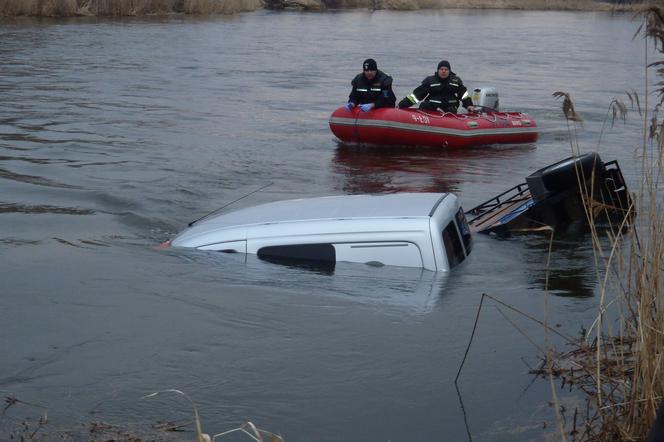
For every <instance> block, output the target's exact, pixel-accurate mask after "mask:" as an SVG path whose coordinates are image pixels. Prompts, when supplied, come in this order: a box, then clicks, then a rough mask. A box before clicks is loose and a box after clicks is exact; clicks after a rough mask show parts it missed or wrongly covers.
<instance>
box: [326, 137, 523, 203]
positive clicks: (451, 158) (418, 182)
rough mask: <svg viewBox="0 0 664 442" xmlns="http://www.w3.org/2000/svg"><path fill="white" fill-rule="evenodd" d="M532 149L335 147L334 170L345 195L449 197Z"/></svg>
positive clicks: (514, 147) (517, 146) (517, 147)
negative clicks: (471, 180) (470, 180)
mask: <svg viewBox="0 0 664 442" xmlns="http://www.w3.org/2000/svg"><path fill="white" fill-rule="evenodd" d="M534 148H535V146H534V145H533V144H524V145H503V146H482V147H477V148H470V149H440V148H427V147H406V146H389V147H388V146H357V145H350V144H345V143H339V145H338V147H337V149H336V150H335V153H334V156H333V157H332V162H333V164H332V166H333V170H334V171H335V172H337V173H339V174H341V175H342V176H343V178H344V181H343V183H342V184H341V189H340V190H342V191H344V192H345V193H382V192H451V193H458V192H459V189H460V185H461V183H463V182H464V181H465V180H466V179H468V178H470V177H472V176H478V175H479V176H483V175H484V176H486V175H493V174H495V173H496V170H498V169H497V168H496V167H497V166H496V164H495V162H498V163H502V162H504V160H505V159H506V158H509V157H514V156H519V155H522V154H523V153H524V152H526V151H529V150H533V149H534Z"/></svg>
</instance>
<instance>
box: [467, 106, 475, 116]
mask: <svg viewBox="0 0 664 442" xmlns="http://www.w3.org/2000/svg"><path fill="white" fill-rule="evenodd" d="M466 109H468V112H470V113H473V114H474V113H475V112H477V108H476V107H475V106H468V107H467V108H466Z"/></svg>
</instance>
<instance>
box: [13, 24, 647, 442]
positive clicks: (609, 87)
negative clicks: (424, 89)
mask: <svg viewBox="0 0 664 442" xmlns="http://www.w3.org/2000/svg"><path fill="white" fill-rule="evenodd" d="M637 27H638V23H636V22H634V21H632V20H631V17H630V16H625V15H618V16H612V15H609V14H599V13H564V12H561V13H558V12H522V11H507V12H505V11H485V12H471V11H451V12H450V11H441V12H386V11H379V12H374V13H370V12H364V11H352V12H338V13H325V14H304V13H294V12H293V13H281V14H280V13H270V12H257V13H251V14H242V15H239V16H235V17H231V18H226V17H212V18H190V17H186V18H169V19H152V20H144V19H132V20H114V21H111V20H103V21H101V20H100V21H95V20H90V19H85V20H83V19H80V20H67V21H53V20H41V21H32V20H16V21H5V22H0V229H1V230H0V232H1V233H0V258H1V260H2V261H1V262H2V265H1V267H0V280H1V281H2V285H1V287H2V290H1V295H0V321H2V324H3V327H2V332H1V333H0V354H2V355H3V356H2V359H1V363H0V390H1V391H2V392H3V395H4V394H9V393H14V394H16V395H17V397H19V398H20V399H23V400H25V401H29V402H33V403H38V404H42V405H44V406H46V407H47V408H48V412H49V416H50V421H51V423H50V424H49V425H53V426H60V427H67V426H71V425H73V424H74V423H80V422H87V421H89V420H91V419H96V420H104V421H107V422H114V423H115V422H118V423H138V424H146V425H149V424H150V423H153V422H155V421H156V420H169V419H170V420H176V419H177V420H180V421H183V420H188V419H189V417H190V410H189V406H188V404H187V403H186V401H184V400H182V398H179V397H175V396H159V397H157V398H154V399H140V398H141V396H143V395H145V394H147V393H150V392H153V391H157V390H162V389H167V388H178V389H180V390H183V391H185V392H186V393H187V394H188V395H189V396H190V397H191V398H192V399H193V400H194V401H195V402H196V403H197V405H198V407H199V411H200V413H201V416H202V420H203V425H204V427H205V429H206V430H207V431H208V432H219V431H223V430H226V429H229V428H233V427H236V426H237V425H238V424H239V423H241V422H243V421H245V420H251V421H253V422H255V423H256V424H257V425H259V426H260V427H262V428H266V429H269V430H272V431H275V432H280V433H281V434H282V435H283V436H285V438H286V440H287V441H289V442H291V441H311V440H316V441H340V440H344V441H367V440H376V441H378V440H381V441H382V440H392V441H419V440H464V439H467V438H468V432H470V434H471V435H472V437H473V439H477V440H496V441H498V440H504V441H514V440H540V439H541V438H542V437H543V435H544V434H546V433H547V432H549V431H551V430H549V428H551V425H550V424H551V422H552V421H553V412H552V410H551V409H550V408H549V407H548V405H547V400H548V399H549V398H550V396H551V392H550V387H549V386H548V383H547V382H542V381H535V382H534V383H531V381H532V377H531V376H530V375H528V369H529V368H528V366H529V365H531V366H535V365H537V364H538V358H537V349H536V348H535V347H534V346H533V345H532V344H531V342H530V341H529V339H532V340H534V341H535V342H537V343H540V344H541V343H542V342H543V340H544V333H543V331H542V330H541V329H540V328H539V326H537V325H535V324H532V323H529V322H528V321H527V320H524V318H523V317H519V316H518V315H515V314H514V313H513V312H511V311H509V310H507V309H505V308H502V309H498V308H497V305H498V304H495V303H491V302H485V308H484V309H483V311H482V314H481V315H480V324H479V327H478V330H477V335H476V339H475V342H474V345H473V347H472V348H471V351H470V353H469V355H468V360H467V362H466V365H465V367H464V370H463V372H462V376H461V380H460V391H461V396H462V399H463V404H464V408H463V409H462V407H461V405H460V401H459V399H458V395H457V392H456V390H455V388H454V383H453V380H454V377H455V375H456V373H457V370H458V368H459V364H460V363H461V360H462V358H463V355H464V351H465V347H466V344H467V342H468V339H469V337H470V333H471V330H472V327H473V322H474V320H475V315H476V311H477V308H478V305H479V302H480V297H481V295H482V293H488V294H491V295H492V296H495V297H497V298H499V299H501V300H503V301H504V302H506V303H509V304H511V305H513V306H515V307H517V308H519V309H521V310H523V311H524V312H527V313H529V314H532V315H534V316H537V317H543V316H544V300H545V297H544V284H545V272H544V263H545V261H546V251H547V248H548V241H547V238H542V237H537V236H533V237H522V238H517V239H513V240H509V241H501V240H496V239H493V238H489V237H477V238H476V245H475V248H474V250H473V253H472V255H471V257H470V258H469V259H468V260H467V261H466V262H465V263H464V264H463V265H461V266H460V267H459V268H457V269H455V271H453V272H452V273H451V274H449V275H445V274H434V273H431V272H422V271H419V270H413V269H398V268H387V267H385V268H374V267H368V266H363V265H355V264H341V265H339V266H337V268H336V270H335V271H334V273H332V274H329V273H325V272H315V271H309V270H306V269H299V268H290V267H285V266H279V265H276V264H270V263H266V262H262V261H259V260H257V259H256V258H255V257H251V256H249V257H244V256H241V255H232V256H229V255H223V254H222V255H216V254H208V253H201V252H192V251H184V250H172V249H171V250H158V249H155V248H154V246H155V245H157V244H159V243H160V242H162V241H164V240H166V239H168V238H170V237H172V236H173V235H174V234H175V233H176V232H178V231H179V230H181V229H182V228H183V227H184V226H185V225H186V223H187V222H189V221H191V220H193V219H196V218H198V217H200V216H202V215H204V214H205V213H207V212H209V211H211V210H213V209H215V208H217V207H219V206H221V205H223V204H226V203H228V202H230V201H233V200H235V199H237V198H239V197H241V196H243V195H245V194H247V193H249V192H252V191H253V190H255V189H258V188H260V187H261V186H265V185H266V184H269V183H271V184H270V185H269V186H268V187H267V188H266V189H265V190H263V191H261V192H259V193H256V194H253V195H251V196H250V197H248V198H246V199H243V200H242V201H240V202H238V203H237V204H236V206H238V207H241V206H243V205H249V204H256V203H259V202H265V201H272V200H276V199H286V198H291V197H306V196H320V195H331V194H347V193H365V192H397V191H406V190H407V191H452V192H455V193H457V194H458V195H459V196H460V198H461V201H462V203H463V204H464V206H466V207H467V208H468V207H472V206H473V205H475V204H478V203H480V202H482V201H483V200H485V199H487V198H488V197H490V196H492V195H493V194H495V193H496V192H498V191H501V190H504V189H506V188H508V187H511V186H512V185H514V184H517V183H519V182H521V181H523V177H524V176H526V175H527V174H529V173H530V172H532V171H533V170H535V169H538V168H540V167H543V166H545V165H547V164H549V163H551V162H553V161H556V160H558V159H561V158H563V157H565V156H568V155H569V154H570V149H571V147H570V145H571V143H570V134H569V132H568V127H567V124H566V122H565V121H564V120H563V118H562V112H561V110H560V104H561V103H560V102H559V101H557V100H556V99H554V98H553V97H552V96H551V94H552V93H553V92H555V91H568V92H570V93H571V94H572V96H573V98H574V99H575V102H576V106H577V110H578V111H579V112H580V113H581V114H582V115H583V116H584V118H585V122H584V124H583V126H582V127H580V128H579V129H578V130H577V131H575V132H574V135H575V136H576V137H577V140H578V144H579V146H580V147H581V150H582V151H588V150H592V149H596V147H597V144H598V140H599V135H600V133H602V127H603V122H604V118H605V115H606V112H607V107H608V105H609V103H610V101H611V100H612V98H613V97H622V98H623V99H625V95H624V91H625V90H631V89H636V90H637V91H642V90H643V84H644V82H645V80H644V69H643V65H644V60H645V48H644V46H645V45H644V43H643V41H642V40H640V39H637V40H632V36H633V34H634V32H635V31H636V29H637ZM367 57H374V58H376V59H377V60H378V64H379V68H381V69H383V70H385V71H388V72H389V73H391V74H392V75H393V77H394V78H395V86H394V89H395V92H396V94H397V96H398V98H399V99H400V98H402V97H403V96H404V95H406V94H407V93H409V92H410V91H411V90H412V89H413V88H414V87H415V86H417V85H418V84H419V82H420V81H421V79H422V78H424V76H426V75H429V74H430V73H432V72H433V70H434V68H435V65H436V64H437V62H438V61H439V60H440V59H442V58H445V59H448V60H450V61H451V63H452V68H453V70H454V71H455V72H457V73H458V74H459V75H460V76H461V77H462V78H463V79H464V81H465V83H466V84H467V85H468V86H469V87H476V86H480V85H493V86H496V87H497V88H498V90H499V92H500V95H501V103H502V106H503V108H504V109H507V110H521V111H525V112H528V113H530V114H531V115H532V116H533V117H534V118H535V119H536V120H537V121H538V123H539V126H540V128H541V131H542V132H541V138H540V140H539V141H538V142H537V143H536V144H535V145H523V146H502V147H489V148H486V147H485V148H478V149H470V150H466V151H444V150H436V149H416V150H413V149H393V148H392V149H385V150H378V149H369V148H357V147H349V146H342V145H339V144H337V142H336V141H335V140H334V137H333V136H332V134H331V133H330V131H329V129H328V125H327V118H328V116H329V114H330V113H331V111H332V110H333V109H335V108H336V107H338V106H339V105H341V104H343V103H344V102H345V101H346V98H347V95H348V92H349V85H350V79H351V78H352V77H353V76H354V75H355V74H356V73H357V72H359V70H360V67H361V62H362V61H363V60H364V59H365V58H367ZM640 130H641V123H640V121H639V119H638V117H637V116H636V114H635V113H634V112H633V113H632V114H631V115H630V117H629V118H628V120H627V122H626V123H623V122H622V121H621V122H618V123H617V124H615V125H614V126H613V127H611V125H610V124H609V125H608V126H607V127H606V128H605V129H604V132H603V138H602V142H601V149H600V153H601V154H602V156H603V158H604V159H605V160H609V159H618V160H619V161H620V163H621V166H622V168H623V171H624V173H625V174H626V175H627V178H628V180H630V182H634V180H635V177H636V174H637V173H638V171H637V169H636V163H638V162H637V161H635V153H634V152H635V151H636V150H637V147H638V145H639V142H640V141H639V140H640ZM551 259H552V264H551V266H552V273H551V275H550V280H549V285H550V287H551V293H552V294H554V295H556V296H552V297H549V300H548V305H549V307H548V308H549V316H550V320H551V321H552V322H553V323H555V324H558V325H560V329H561V330H564V331H565V332H566V333H568V334H575V333H576V332H577V331H578V330H579V328H580V324H581V323H586V324H587V323H589V322H590V320H591V318H592V315H593V311H594V308H595V305H596V304H597V299H596V285H595V282H594V281H595V275H594V270H593V259H592V250H591V249H590V247H589V244H588V238H587V237H585V236H583V235H568V236H566V237H563V238H561V239H560V240H559V241H557V242H556V244H555V247H554V252H553V256H552V258H551ZM505 316H507V318H509V321H508V319H506V317H505ZM510 321H513V322H514V323H515V324H516V325H513V324H512V323H511V322H510ZM516 326H518V328H519V330H521V331H523V332H524V333H526V334H527V335H528V337H525V336H523V335H522V334H521V333H520V332H519V330H517V328H516ZM5 392H6V393H5ZM464 410H465V416H464V413H463V411H464ZM91 411H94V412H95V414H94V415H93V417H91V416H90V415H89V414H88V413H89V412H91ZM38 414H39V411H38V410H36V409H32V408H28V407H23V408H20V407H19V406H15V407H13V408H11V409H10V410H8V412H7V417H6V418H5V420H4V421H5V422H7V420H8V419H17V418H19V417H24V416H35V415H38ZM545 422H546V423H548V425H546V428H544V427H545V425H544V423H545ZM466 423H467V424H468V427H466Z"/></svg>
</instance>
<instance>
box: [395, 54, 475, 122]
mask: <svg viewBox="0 0 664 442" xmlns="http://www.w3.org/2000/svg"><path fill="white" fill-rule="evenodd" d="M421 100H424V101H423V102H422V103H421V104H420V109H427V110H439V111H441V112H452V113H456V112H457V108H458V107H459V103H461V104H463V107H465V108H466V109H468V111H469V112H475V106H473V100H472V99H471V98H470V95H468V90H467V89H466V87H465V86H464V85H463V82H462V81H461V78H459V77H457V76H456V74H455V73H454V72H452V69H451V67H450V62H449V61H447V60H443V61H441V62H440V63H438V70H437V71H436V73H435V74H434V75H431V76H429V77H427V78H425V79H424V80H423V81H422V84H421V85H419V86H418V87H416V88H415V90H414V91H413V93H412V94H410V95H408V96H407V97H406V98H404V99H403V100H401V101H400V102H399V108H400V109H403V108H405V107H410V106H412V105H413V104H415V103H417V102H418V101H421Z"/></svg>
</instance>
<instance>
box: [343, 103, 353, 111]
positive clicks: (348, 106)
mask: <svg viewBox="0 0 664 442" xmlns="http://www.w3.org/2000/svg"><path fill="white" fill-rule="evenodd" d="M354 107H355V103H353V102H352V101H349V102H348V103H346V105H345V106H344V108H346V110H347V111H349V110H351V109H352V108H354Z"/></svg>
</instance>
